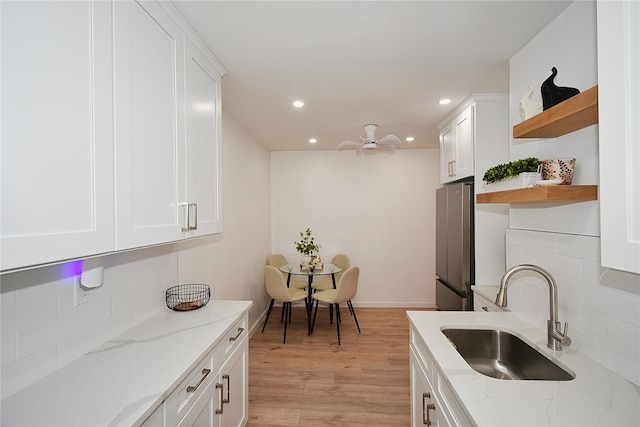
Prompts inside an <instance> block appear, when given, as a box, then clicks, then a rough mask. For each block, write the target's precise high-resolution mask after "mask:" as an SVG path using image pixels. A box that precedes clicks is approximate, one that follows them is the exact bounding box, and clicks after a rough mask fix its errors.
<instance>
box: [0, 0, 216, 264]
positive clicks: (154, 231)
mask: <svg viewBox="0 0 640 427" xmlns="http://www.w3.org/2000/svg"><path fill="white" fill-rule="evenodd" d="M0 12H1V13H0V19H1V20H2V21H1V25H2V26H1V30H2V39H1V40H2V62H1V64H2V70H1V71H2V73H1V75H2V77H1V78H2V110H1V111H2V127H1V128H2V129H1V132H2V135H1V136H2V139H1V145H0V149H1V153H0V154H1V162H2V180H1V197H2V203H1V209H2V211H1V215H2V216H1V218H2V221H1V227H2V228H1V235H0V236H1V245H2V246H1V253H0V255H1V256H0V268H1V270H2V271H9V270H15V269H19V268H26V267H30V266H35V265H40V264H46V263H51V262H57V261H63V260H69V259H76V258H83V257H86V256H91V255H99V254H105V253H109V252H113V251H114V250H120V249H131V248H137V247H143V246H148V245H155V244H161V243H167V242H173V241H177V240H181V239H185V238H189V237H196V236H202V235H205V234H212V233H218V232H221V231H222V197H221V192H222V188H221V181H220V167H221V156H220V154H221V149H220V140H221V129H220V123H221V119H222V106H221V76H222V75H223V74H224V73H225V70H224V68H223V67H222V66H221V65H220V63H219V62H218V61H217V59H216V58H215V57H214V56H213V54H211V52H210V51H209V50H208V49H207V47H206V46H205V45H204V44H203V43H202V41H201V40H200V39H199V38H198V37H197V36H196V35H195V33H194V32H193V30H192V29H191V28H190V27H189V25H188V23H186V22H185V21H184V19H183V18H182V17H181V16H180V15H179V14H178V13H177V12H176V10H175V8H174V7H173V5H171V4H170V3H168V2H155V1H115V2H109V1H95V2H91V1H77V2H66V1H64V2H63V1H51V2H26V1H25V2H20V1H18V2H0Z"/></svg>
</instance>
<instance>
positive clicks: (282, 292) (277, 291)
mask: <svg viewBox="0 0 640 427" xmlns="http://www.w3.org/2000/svg"><path fill="white" fill-rule="evenodd" d="M264 284H265V289H266V290H267V294H268V295H269V296H270V297H271V302H270V303H269V309H268V310H267V317H266V318H265V319H264V325H262V332H263V333H264V328H265V327H266V326H267V322H268V321H269V315H270V314H271V309H272V308H273V303H274V302H276V301H278V302H281V303H282V310H283V314H284V339H283V341H282V343H283V344H286V343H287V324H288V323H291V303H293V302H296V301H303V300H304V301H305V306H306V304H307V292H305V291H304V290H302V289H296V288H288V287H287V281H286V280H285V278H284V277H283V276H282V274H281V272H280V270H279V269H278V268H276V267H274V266H272V265H265V266H264ZM280 320H281V321H282V318H281V319H280Z"/></svg>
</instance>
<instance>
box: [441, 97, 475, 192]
mask: <svg viewBox="0 0 640 427" xmlns="http://www.w3.org/2000/svg"><path fill="white" fill-rule="evenodd" d="M473 117H474V114H473V105H469V106H468V107H466V108H465V109H464V110H463V111H462V112H460V113H459V114H458V115H457V116H456V117H455V118H454V119H453V120H451V121H450V122H448V123H447V124H445V125H444V126H443V127H441V129H440V182H441V183H442V184H444V183H447V182H452V181H457V180H459V179H462V178H467V177H470V176H473V173H474V129H473Z"/></svg>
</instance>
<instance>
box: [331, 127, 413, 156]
mask: <svg viewBox="0 0 640 427" xmlns="http://www.w3.org/2000/svg"><path fill="white" fill-rule="evenodd" d="M362 129H364V133H365V136H360V139H361V140H362V142H353V141H342V142H341V143H340V144H338V150H340V149H342V148H345V147H356V155H358V154H360V153H362V152H371V153H373V152H376V151H382V152H383V153H388V154H390V153H392V152H393V150H394V149H395V148H396V144H399V143H401V142H402V141H400V138H398V137H397V136H395V135H387V136H385V137H383V138H380V139H377V138H376V130H378V125H376V124H373V123H371V124H367V125H364V126H362Z"/></svg>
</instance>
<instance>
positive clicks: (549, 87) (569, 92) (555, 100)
mask: <svg viewBox="0 0 640 427" xmlns="http://www.w3.org/2000/svg"><path fill="white" fill-rule="evenodd" d="M557 75H558V70H557V69H556V67H553V68H552V69H551V75H550V76H549V77H548V78H547V80H545V81H544V82H542V86H541V87H540V92H541V93H542V109H543V110H548V109H549V108H551V107H553V106H554V105H556V104H559V103H561V102H562V101H566V100H567V99H569V98H571V97H572V96H576V95H577V94H579V93H580V91H579V90H578V89H576V88H574V87H562V86H556V84H555V83H554V82H553V79H555V78H556V76H557Z"/></svg>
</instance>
